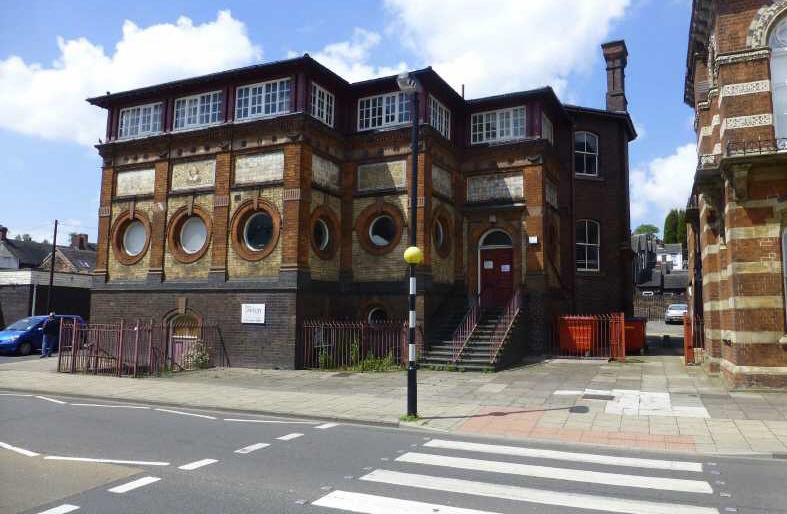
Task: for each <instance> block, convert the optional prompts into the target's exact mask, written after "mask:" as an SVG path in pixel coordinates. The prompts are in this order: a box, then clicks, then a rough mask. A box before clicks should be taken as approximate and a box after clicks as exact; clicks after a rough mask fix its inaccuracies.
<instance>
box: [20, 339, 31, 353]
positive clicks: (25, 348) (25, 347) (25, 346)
mask: <svg viewBox="0 0 787 514" xmlns="http://www.w3.org/2000/svg"><path fill="white" fill-rule="evenodd" d="M17 351H18V352H19V355H30V352H31V351H33V345H31V344H30V342H29V341H25V342H24V343H22V344H20V345H19V348H18V350H17Z"/></svg>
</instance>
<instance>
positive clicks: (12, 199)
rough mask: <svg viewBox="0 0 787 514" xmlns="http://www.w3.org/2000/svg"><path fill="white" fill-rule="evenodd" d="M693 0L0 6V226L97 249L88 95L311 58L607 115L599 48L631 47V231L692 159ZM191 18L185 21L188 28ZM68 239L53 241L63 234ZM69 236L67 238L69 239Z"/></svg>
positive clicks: (677, 185)
mask: <svg viewBox="0 0 787 514" xmlns="http://www.w3.org/2000/svg"><path fill="white" fill-rule="evenodd" d="M690 7H691V2H690V1H689V0H663V1H659V0H562V1H559V0H528V1H527V2H523V1H521V0H490V1H487V2H477V1H470V0H454V1H445V0H442V1H436V0H419V1H418V2H412V1H407V0H383V1H379V2H373V1H341V2H339V1H334V2H316V1H315V2H306V1H296V2H289V3H282V2H268V1H254V2H252V1H248V2H236V1H229V2H222V3H212V2H211V3H209V2H185V1H177V0H175V1H167V2H161V1H156V2H152V1H145V0H138V1H136V2H134V3H130V2H128V3H127V2H120V3H118V2H106V1H93V0H90V1H72V2H50V1H36V0H26V1H6V2H3V3H2V5H0V155H2V156H3V162H2V165H0V184H2V186H0V191H2V192H3V200H2V203H0V224H3V225H6V226H7V227H9V230H10V232H11V233H12V234H17V233H25V232H27V233H30V234H32V235H33V236H34V238H36V239H41V238H43V237H46V235H47V234H50V233H51V226H52V221H53V220H54V219H55V218H58V219H60V220H61V222H63V223H64V226H63V228H62V232H64V233H68V232H72V231H79V232H87V233H88V234H89V235H90V238H91V240H94V241H95V237H96V225H97V210H98V189H99V174H100V163H99V160H98V157H97V153H96V151H95V149H94V148H92V146H91V145H92V144H93V143H95V142H97V140H98V138H99V137H103V131H104V128H103V123H104V116H103V111H101V110H100V109H96V108H92V107H90V106H87V105H86V104H85V103H84V101H83V100H84V98H86V97H87V96H90V95H97V94H102V93H103V92H104V91H107V90H111V91H119V90H122V89H128V88H132V87H138V86H142V85H148V84H153V83H156V82H159V81H163V80H171V79H174V78H181V77H185V76H191V75H197V74H202V73H208V72H212V71H217V70H221V69H226V68H230V67H236V66H241V65H245V64H249V63H253V62H260V61H270V60H276V59H281V58H285V57H287V56H288V55H292V54H293V53H299V54H300V53H303V52H307V51H308V52H309V53H310V54H311V55H312V56H314V57H315V58H317V59H318V60H320V61H321V62H323V63H324V64H326V65H327V66H328V67H330V68H332V69H333V70H334V71H336V72H338V73H339V74H341V75H343V76H345V78H347V79H348V80H360V79H364V78H370V77H373V76H377V75H381V74H390V73H394V72H396V71H398V70H400V69H403V68H409V69H413V68H418V67H423V66H427V65H432V66H434V67H435V69H436V70H437V72H438V73H440V74H441V75H443V77H444V78H446V80H448V81H449V83H451V84H452V85H454V86H455V87H456V88H457V89H458V88H459V87H460V85H461V84H462V83H464V84H465V85H466V91H467V96H468V97H476V96H483V95H486V94H494V93H503V92H508V91H511V90H517V89H527V88H530V87H538V86H541V85H546V84H549V85H552V86H553V87H554V88H555V89H556V90H557V91H558V94H559V96H560V97H561V99H562V100H563V101H564V102H567V103H575V104H580V105H586V106H590V107H603V106H604V90H605V71H604V63H603V59H602V57H601V51H600V49H599V46H598V45H599V44H600V43H602V42H604V41H608V40H613V39H625V40H626V43H627V45H628V48H629V66H628V68H627V73H626V78H627V84H626V85H627V96H628V99H629V110H630V112H631V115H632V117H633V119H634V122H635V125H636V127H637V129H638V131H639V132H640V137H639V139H638V140H637V141H636V142H634V143H633V144H632V146H631V149H630V150H631V151H630V156H631V161H630V166H631V170H632V172H631V173H632V177H631V182H632V227H634V226H636V225H637V224H639V223H646V222H647V223H653V224H655V225H657V226H661V225H662V223H663V219H664V216H665V214H666V211H667V210H669V208H671V207H680V206H682V205H684V204H685V200H686V197H687V195H688V192H689V188H690V186H691V181H692V177H693V171H694V167H695V165H696V153H695V149H694V141H695V136H694V133H693V131H692V127H691V120H692V117H691V116H692V112H691V110H690V109H689V108H688V107H686V106H685V105H683V102H682V97H683V94H682V92H683V76H684V70H685V59H686V38H687V34H688V23H689V15H690ZM184 18H188V19H184ZM59 239H60V238H59ZM60 240H61V241H62V240H63V239H60Z"/></svg>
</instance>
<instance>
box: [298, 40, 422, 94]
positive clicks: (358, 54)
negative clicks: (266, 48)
mask: <svg viewBox="0 0 787 514" xmlns="http://www.w3.org/2000/svg"><path fill="white" fill-rule="evenodd" d="M381 40H382V37H381V36H380V34H378V33H376V32H371V31H368V30H365V29H362V28H357V27H356V28H355V29H354V30H353V35H352V37H351V38H350V40H349V41H341V42H338V43H331V44H329V45H326V46H325V47H324V48H323V49H322V50H320V51H318V52H316V53H314V54H311V56H312V57H313V58H314V59H315V60H317V61H318V62H319V63H320V64H322V65H323V66H325V67H327V68H328V69H330V70H331V71H333V72H335V73H337V74H338V75H340V76H341V77H344V79H345V80H348V81H349V82H357V81H360V80H367V79H371V78H375V77H384V76H387V75H395V74H397V73H399V72H400V71H403V70H406V69H407V64H406V63H404V62H400V63H399V64H397V65H396V66H373V65H371V64H369V56H370V52H371V50H372V49H373V48H374V47H376V46H377V45H379V44H380V41H381ZM288 55H289V56H290V57H294V56H296V55H298V53H297V52H292V51H291V52H289V54H288Z"/></svg>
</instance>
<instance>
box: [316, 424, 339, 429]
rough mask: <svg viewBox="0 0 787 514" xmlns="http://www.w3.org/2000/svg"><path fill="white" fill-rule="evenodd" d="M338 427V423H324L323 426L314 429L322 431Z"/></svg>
mask: <svg viewBox="0 0 787 514" xmlns="http://www.w3.org/2000/svg"><path fill="white" fill-rule="evenodd" d="M338 426H339V424H338V423H323V424H322V425H320V426H318V427H314V428H318V429H320V430H325V429H326V428H333V427H338Z"/></svg>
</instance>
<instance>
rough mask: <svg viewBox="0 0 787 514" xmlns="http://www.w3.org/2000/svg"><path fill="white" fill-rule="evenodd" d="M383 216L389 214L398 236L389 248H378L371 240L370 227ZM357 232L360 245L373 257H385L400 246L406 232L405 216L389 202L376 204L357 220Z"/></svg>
mask: <svg viewBox="0 0 787 514" xmlns="http://www.w3.org/2000/svg"><path fill="white" fill-rule="evenodd" d="M382 214H387V215H388V216H390V217H391V219H393V221H394V225H395V227H396V234H395V235H394V238H393V241H391V244H389V245H388V246H382V247H380V246H376V245H375V244H373V243H372V241H371V239H370V238H369V226H370V225H371V223H372V221H374V219H375V218H376V217H377V216H379V215H382ZM355 232H356V234H358V243H359V244H360V245H361V247H362V248H363V249H364V250H366V251H367V252H368V253H370V254H372V255H385V254H387V253H390V252H391V251H393V249H394V248H396V247H397V246H398V245H399V241H401V239H402V233H403V232H404V216H403V214H402V211H401V210H400V209H399V207H397V206H396V205H394V204H392V203H387V202H375V203H373V204H372V205H370V206H369V207H367V208H366V209H364V210H362V211H361V213H360V214H359V215H358V218H357V219H356V220H355Z"/></svg>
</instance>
